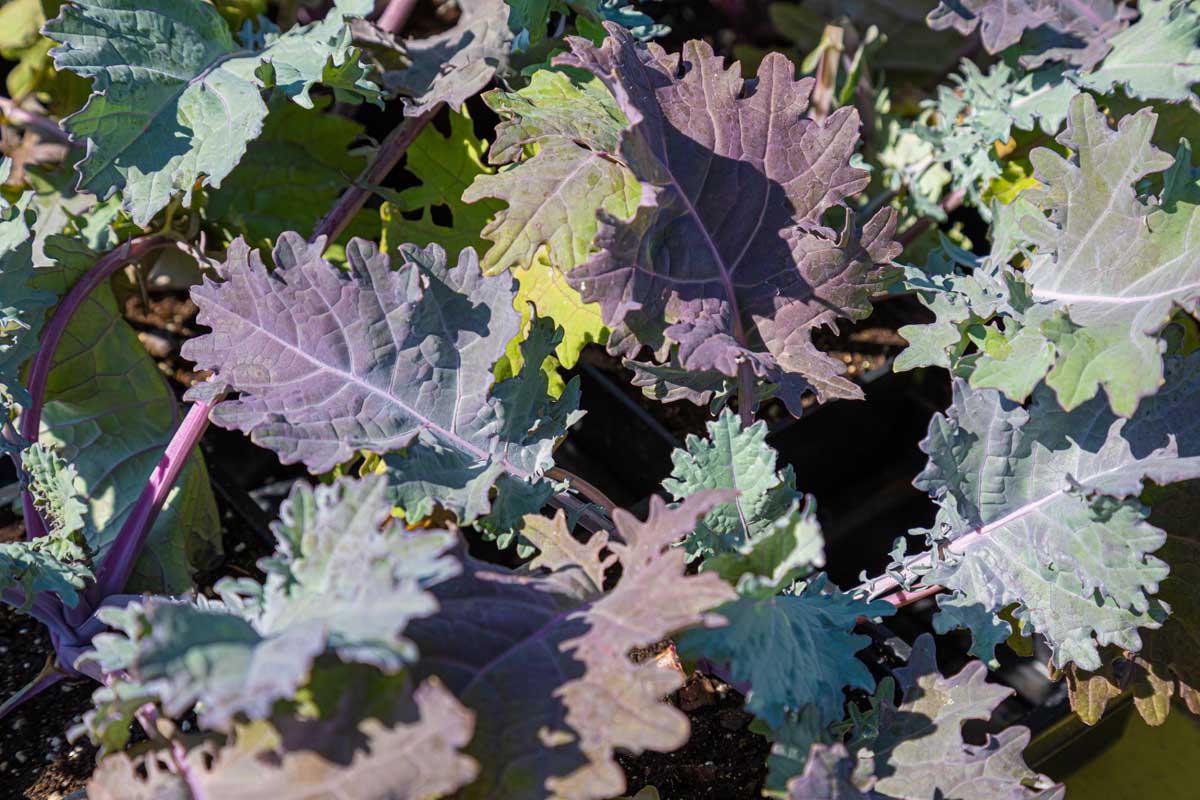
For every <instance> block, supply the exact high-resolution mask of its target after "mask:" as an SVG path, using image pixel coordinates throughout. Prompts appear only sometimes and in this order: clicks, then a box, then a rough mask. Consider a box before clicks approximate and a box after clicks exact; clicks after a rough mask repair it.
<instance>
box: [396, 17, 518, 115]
mask: <svg viewBox="0 0 1200 800" xmlns="http://www.w3.org/2000/svg"><path fill="white" fill-rule="evenodd" d="M458 7H459V10H460V14H459V17H458V21H457V22H455V23H454V25H453V26H452V27H451V28H450V29H449V30H446V31H443V32H441V33H435V34H434V35H432V36H427V37H425V38H423V39H405V40H404V53H405V55H406V56H407V57H408V59H409V62H410V63H409V65H408V67H407V68H405V69H402V70H394V71H388V72H386V73H385V74H384V76H383V80H384V83H385V85H386V86H387V87H388V89H390V90H391V91H392V92H395V93H399V94H401V95H403V96H404V98H405V100H404V113H405V115H407V116H409V117H419V116H421V115H422V114H425V113H426V112H428V111H431V110H432V109H434V108H435V107H437V106H438V105H439V104H441V103H445V104H446V105H448V106H450V108H451V109H453V110H454V111H461V110H462V106H463V103H465V102H466V101H467V99H468V98H470V97H474V96H475V95H476V94H478V93H479V91H480V90H481V89H483V88H484V87H485V86H487V85H488V83H490V82H491V80H492V78H493V77H495V76H496V75H497V74H499V75H504V74H505V73H507V71H508V59H509V55H510V51H511V49H512V44H513V34H512V31H510V30H509V27H508V14H509V9H508V5H507V4H506V3H505V2H504V0H458Z"/></svg>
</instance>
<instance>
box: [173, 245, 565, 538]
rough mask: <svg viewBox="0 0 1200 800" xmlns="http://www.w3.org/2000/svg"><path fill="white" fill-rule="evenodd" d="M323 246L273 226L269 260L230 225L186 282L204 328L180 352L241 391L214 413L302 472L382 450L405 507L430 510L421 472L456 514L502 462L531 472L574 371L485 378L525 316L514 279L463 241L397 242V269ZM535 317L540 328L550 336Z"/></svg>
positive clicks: (482, 505) (484, 488) (364, 252)
mask: <svg viewBox="0 0 1200 800" xmlns="http://www.w3.org/2000/svg"><path fill="white" fill-rule="evenodd" d="M323 249H324V241H323V240H318V241H317V242H316V243H313V244H309V243H306V242H305V241H304V240H303V239H301V238H300V236H298V235H297V234H295V233H284V234H282V235H281V236H280V237H279V242H278V244H277V245H276V246H275V250H274V254H273V255H274V260H275V263H276V265H277V267H276V269H275V270H274V271H271V272H268V271H267V268H266V266H265V264H264V263H263V259H262V256H261V255H260V254H259V253H258V252H256V251H251V250H250V249H249V247H247V246H246V244H245V243H244V242H242V241H241V240H238V241H237V242H234V244H233V245H231V246H230V248H229V259H228V261H227V262H226V263H225V264H223V265H221V266H220V267H218V273H219V276H220V278H221V279H222V280H221V282H214V281H212V280H206V281H205V282H204V284H203V285H201V286H198V287H195V288H194V289H193V290H192V297H193V298H194V299H195V301H196V304H197V305H198V306H199V307H200V315H199V320H200V322H201V323H203V324H205V325H208V326H209V327H211V328H212V331H213V332H212V333H209V334H207V335H205V336H201V337H198V338H196V339H193V340H191V341H189V342H188V343H187V344H186V345H185V346H184V352H185V356H186V357H187V358H190V359H192V360H194V361H195V362H196V363H197V365H198V366H200V367H201V368H202V369H209V370H213V371H214V372H215V373H216V378H217V380H218V382H221V383H224V384H226V385H227V386H228V387H229V388H230V389H232V390H235V391H237V392H240V396H239V397H237V398H236V399H233V400H228V401H226V402H224V403H222V404H221V405H219V406H218V407H217V408H216V409H214V411H213V417H212V418H213V421H214V422H216V423H217V424H218V425H221V426H223V427H226V428H237V429H239V430H242V431H244V432H246V433H248V434H250V437H251V438H252V439H253V440H254V441H255V442H256V443H258V444H260V445H263V446H264V447H268V448H270V449H272V450H274V451H275V452H276V453H278V454H279V457H280V459H281V460H282V461H284V462H285V463H294V462H297V461H300V462H303V463H304V464H305V465H306V466H307V467H308V468H309V469H310V470H312V471H313V472H324V471H326V470H329V469H331V468H333V467H334V466H335V465H337V464H339V463H342V462H344V461H346V460H348V459H349V458H351V457H352V456H353V455H354V453H355V452H357V451H360V450H368V451H371V452H374V453H379V454H389V453H391V454H394V455H392V456H390V457H389V458H388V460H387V464H388V469H389V474H390V476H391V479H392V483H393V486H394V489H395V493H396V498H395V499H396V500H397V501H398V502H400V503H401V504H402V505H403V506H404V507H405V509H406V511H407V512H409V513H410V515H411V516H423V515H424V514H427V513H428V512H429V511H431V510H432V509H431V507H429V503H428V502H427V499H426V497H425V495H426V494H428V493H427V492H426V493H422V492H420V491H417V490H416V489H417V487H418V486H419V485H436V486H437V487H439V493H438V497H439V499H440V500H441V501H442V505H443V506H445V507H446V508H448V509H449V510H451V511H454V512H455V513H457V514H458V515H459V520H460V522H463V523H468V522H471V521H472V520H473V519H475V518H476V517H477V516H479V515H481V514H484V513H486V512H487V511H488V510H489V508H490V503H491V501H490V500H489V491H490V490H491V489H492V488H493V486H494V485H495V484H496V482H497V480H499V478H500V477H501V476H508V477H509V478H512V479H513V480H514V481H516V482H520V483H525V482H526V481H530V480H537V479H539V478H540V477H541V475H542V473H543V472H544V471H545V470H546V469H548V468H549V467H550V466H551V465H552V464H553V456H552V450H553V448H554V445H555V443H556V441H557V440H558V439H559V438H561V437H562V436H563V435H564V434H565V433H566V429H567V427H568V426H570V425H571V424H572V423H573V422H574V421H575V420H576V419H577V418H578V416H579V412H577V411H576V405H577V403H578V396H579V393H578V384H577V383H574V382H573V383H572V384H571V385H569V386H568V387H567V389H566V390H564V392H563V394H562V397H561V398H560V399H559V400H557V401H554V400H552V399H551V398H550V397H549V395H548V394H547V392H546V382H545V381H544V380H542V381H541V382H540V383H538V382H537V381H536V380H532V379H527V380H524V381H523V380H522V378H523V377H524V378H529V376H518V377H517V378H516V379H513V380H511V381H506V382H503V383H501V384H499V385H497V386H496V387H494V388H493V387H492V382H493V379H492V366H493V364H495V363H496V361H497V360H498V359H499V358H500V357H502V356H503V355H504V352H505V346H506V345H507V343H508V342H509V341H510V340H511V339H512V338H513V337H514V336H516V334H517V332H518V330H519V328H520V323H521V320H520V315H519V314H518V313H517V312H516V311H515V310H514V309H513V297H514V294H515V291H516V285H515V283H514V281H513V279H512V278H511V277H510V276H507V275H505V276H497V277H485V276H484V275H483V274H482V273H481V272H480V267H479V260H478V258H477V257H476V256H475V253H474V251H473V250H470V249H468V250H464V251H463V252H462V254H461V255H460V256H459V259H458V263H457V265H451V264H450V262H449V261H448V260H447V257H446V254H445V252H444V251H443V250H442V249H441V248H440V247H438V246H437V245H431V246H429V247H428V248H425V249H421V248H418V247H415V246H412V245H403V246H401V247H400V248H399V249H398V257H399V260H400V262H401V263H400V264H399V265H398V267H397V269H395V270H393V269H392V268H391V267H390V265H389V264H388V258H387V256H385V255H383V254H381V253H380V252H379V251H378V248H377V247H376V246H375V245H374V244H371V243H367V242H363V241H361V240H357V239H356V240H353V241H351V243H350V244H349V246H348V247H347V251H346V254H347V266H348V270H347V271H342V270H339V269H337V268H336V267H334V266H333V265H332V264H330V263H329V262H328V261H326V260H325V259H323V258H322V257H321V252H322V250H323ZM544 327H545V326H542V328H544ZM542 328H539V335H538V337H537V341H538V342H539V343H541V344H540V346H542V347H550V348H552V347H553V332H552V331H548V330H543V329H542ZM548 337H549V342H548V343H547V342H546V341H543V340H546V339H547V338H548ZM530 346H533V345H530ZM535 363H538V364H540V363H541V362H540V361H538V362H535ZM402 450H403V451H405V452H404V453H403V454H399V453H397V451H402ZM526 485H527V484H526ZM527 494H528V495H529V496H530V497H535V496H539V495H538V494H537V493H536V492H528V493H527ZM543 499H544V498H543ZM536 508H537V505H534V507H533V509H529V510H536ZM510 516H511V515H510ZM517 516H518V517H519V514H517Z"/></svg>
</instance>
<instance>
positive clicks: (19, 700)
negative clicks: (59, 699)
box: [0, 667, 67, 719]
mask: <svg viewBox="0 0 1200 800" xmlns="http://www.w3.org/2000/svg"><path fill="white" fill-rule="evenodd" d="M65 677H67V676H66V673H64V672H61V671H59V670H57V669H53V670H52V669H48V668H46V667H43V668H42V671H41V672H39V673H38V675H37V677H36V678H34V679H33V680H32V681H30V682H29V683H27V684H25V685H24V686H22V687H21V688H20V689H18V690H17V693H16V694H14V695H13V696H12V697H10V698H8V699H7V700H5V701H4V703H3V705H0V719H4V718H5V717H6V716H8V715H9V714H10V713H12V712H13V711H15V710H16V709H17V707H18V706H21V705H22V704H24V703H26V702H28V701H30V700H32V699H33V698H35V697H37V696H38V695H39V694H41V693H42V692H44V691H46V690H47V689H49V688H50V687H51V686H53V685H54V684H56V683H58V682H60V681H61V680H62V679H63V678H65Z"/></svg>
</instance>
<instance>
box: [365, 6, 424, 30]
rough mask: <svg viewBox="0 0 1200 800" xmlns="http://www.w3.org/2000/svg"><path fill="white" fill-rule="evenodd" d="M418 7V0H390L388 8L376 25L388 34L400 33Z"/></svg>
mask: <svg viewBox="0 0 1200 800" xmlns="http://www.w3.org/2000/svg"><path fill="white" fill-rule="evenodd" d="M416 7H417V0H388V4H387V8H385V9H384V10H383V13H382V14H380V15H379V19H378V20H376V21H375V24H376V25H378V26H379V27H380V28H382V29H383V30H385V31H387V32H388V33H399V32H400V31H401V30H403V29H404V26H405V24H406V23H407V22H408V18H409V17H411V16H412V12H413V9H415V8H416Z"/></svg>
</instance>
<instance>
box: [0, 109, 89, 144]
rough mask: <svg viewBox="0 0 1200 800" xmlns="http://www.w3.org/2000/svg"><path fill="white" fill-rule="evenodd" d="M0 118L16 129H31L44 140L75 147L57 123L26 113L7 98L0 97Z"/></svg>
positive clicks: (29, 112) (38, 115)
mask: <svg viewBox="0 0 1200 800" xmlns="http://www.w3.org/2000/svg"><path fill="white" fill-rule="evenodd" d="M0 116H3V117H4V118H5V119H7V120H8V121H9V122H10V123H12V124H13V125H15V126H17V127H18V128H32V129H33V130H35V131H37V132H38V133H40V134H41V135H42V136H43V137H44V138H46V139H53V140H54V141H56V142H59V143H61V144H65V145H67V146H68V147H74V146H75V144H74V142H72V141H71V138H70V137H69V136H68V135H67V132H66V131H64V130H63V129H62V128H61V127H59V125H58V123H57V122H55V121H54V120H52V119H47V118H46V117H43V116H41V115H40V114H34V113H33V112H32V111H26V110H25V109H23V108H21V107H20V106H18V105H17V104H16V103H14V102H13V101H12V100H10V99H8V98H7V97H0Z"/></svg>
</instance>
